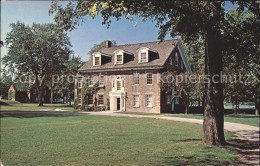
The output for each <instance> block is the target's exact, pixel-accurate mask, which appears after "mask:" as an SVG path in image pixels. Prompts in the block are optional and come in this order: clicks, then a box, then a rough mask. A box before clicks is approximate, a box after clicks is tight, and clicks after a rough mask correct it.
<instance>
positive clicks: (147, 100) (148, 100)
mask: <svg viewBox="0 0 260 166" xmlns="http://www.w3.org/2000/svg"><path fill="white" fill-rule="evenodd" d="M145 105H146V107H152V106H153V96H152V95H146V96H145Z"/></svg>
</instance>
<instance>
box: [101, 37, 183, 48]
mask: <svg viewBox="0 0 260 166" xmlns="http://www.w3.org/2000/svg"><path fill="white" fill-rule="evenodd" d="M175 40H180V39H169V40H163V41H159V40H158V41H152V42H142V43H133V44H121V45H115V46H111V47H109V48H112V47H120V46H129V45H138V44H148V43H159V42H165V41H175ZM103 48H105V47H103Z"/></svg>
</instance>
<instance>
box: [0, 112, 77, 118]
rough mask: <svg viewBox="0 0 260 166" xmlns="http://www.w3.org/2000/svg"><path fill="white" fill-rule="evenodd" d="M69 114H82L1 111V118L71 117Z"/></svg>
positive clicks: (71, 114)
mask: <svg viewBox="0 0 260 166" xmlns="http://www.w3.org/2000/svg"><path fill="white" fill-rule="evenodd" d="M69 116H80V115H77V114H73V113H64V112H60V113H57V112H55V113H54V112H28V111H23V112H21V111H20V112H13V111H12V112H1V118H7V117H13V118H38V117H69Z"/></svg>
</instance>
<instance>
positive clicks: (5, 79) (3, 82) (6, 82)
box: [0, 73, 13, 97]
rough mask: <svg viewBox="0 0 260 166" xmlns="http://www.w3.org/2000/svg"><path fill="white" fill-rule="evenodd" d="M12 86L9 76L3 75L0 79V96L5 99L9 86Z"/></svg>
mask: <svg viewBox="0 0 260 166" xmlns="http://www.w3.org/2000/svg"><path fill="white" fill-rule="evenodd" d="M12 84H13V81H12V78H11V76H8V75H6V74H5V73H3V75H2V76H1V79H0V88H1V89H0V92H1V96H4V97H7V96H8V90H9V88H10V86H11V85H12Z"/></svg>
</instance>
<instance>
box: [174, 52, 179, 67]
mask: <svg viewBox="0 0 260 166" xmlns="http://www.w3.org/2000/svg"><path fill="white" fill-rule="evenodd" d="M175 66H178V54H177V53H176V54H175Z"/></svg>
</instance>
